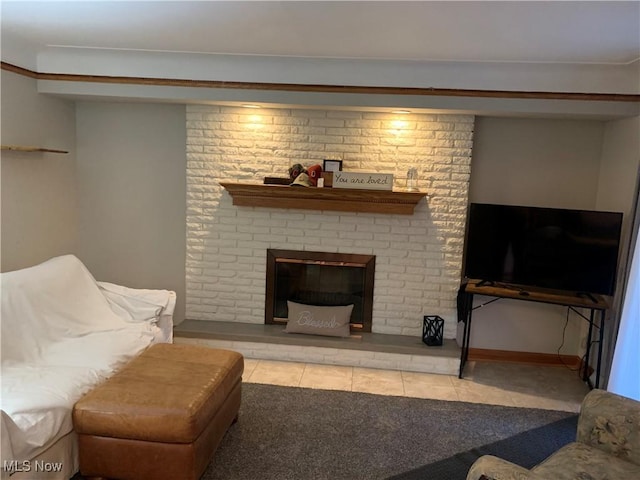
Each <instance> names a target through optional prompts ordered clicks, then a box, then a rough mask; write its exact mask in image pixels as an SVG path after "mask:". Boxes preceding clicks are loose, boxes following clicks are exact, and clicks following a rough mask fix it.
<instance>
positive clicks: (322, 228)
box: [186, 105, 473, 338]
mask: <svg viewBox="0 0 640 480" xmlns="http://www.w3.org/2000/svg"><path fill="white" fill-rule="evenodd" d="M472 137H473V116H469V115H441V114H431V115H427V114H412V115H405V116H398V115H393V114H391V113H374V112H360V111H342V110H305V109H261V110H258V111H255V110H252V111H248V110H247V109H242V108H233V107H220V106H197V105H193V106H187V169H188V170H187V209H188V210H187V252H186V253H187V256H186V272H187V278H186V280H187V282H186V283H187V299H186V314H187V315H186V316H187V318H190V319H194V320H205V321H212V322H215V321H223V322H237V323H250V324H259V323H264V320H265V308H266V301H267V300H266V268H267V267H266V261H265V255H266V253H265V252H266V251H267V250H268V249H283V250H298V251H323V252H329V253H348V254H357V255H371V256H375V257H376V262H375V263H376V268H375V282H374V283H375V292H374V296H373V301H372V308H371V310H372V314H371V330H372V331H373V332H375V333H382V334H385V333H386V334H396V335H410V336H417V337H419V336H420V334H421V328H422V316H423V315H439V316H441V317H443V318H444V319H445V337H446V338H454V337H455V331H456V328H455V327H456V315H455V311H456V302H455V299H456V292H457V288H458V285H459V280H460V269H461V263H462V249H463V240H464V226H465V219H466V208H467V203H468V185H469V175H470V162H471V145H472ZM323 158H340V159H342V160H343V168H344V170H345V171H362V172H379V173H394V175H395V181H396V183H395V188H400V187H402V186H404V181H405V178H404V177H405V175H406V172H407V170H408V169H409V168H417V169H418V178H419V185H418V186H419V188H420V189H421V190H425V191H426V192H427V193H428V198H427V199H426V200H422V201H421V202H420V203H419V204H418V206H417V207H416V208H415V211H414V214H413V215H397V214H381V213H359V212H329V211H313V210H298V209H276V208H264V207H236V206H234V205H232V202H231V198H230V196H229V195H228V193H227V192H226V191H225V190H223V188H222V187H221V186H220V185H219V182H225V181H227V182H251V183H262V180H263V178H264V177H265V176H283V175H284V176H286V171H287V169H288V167H289V166H290V165H291V164H293V163H302V164H303V165H305V166H310V165H313V164H314V163H320V164H322V159H323Z"/></svg>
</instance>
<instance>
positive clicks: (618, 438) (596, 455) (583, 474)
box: [467, 389, 640, 480]
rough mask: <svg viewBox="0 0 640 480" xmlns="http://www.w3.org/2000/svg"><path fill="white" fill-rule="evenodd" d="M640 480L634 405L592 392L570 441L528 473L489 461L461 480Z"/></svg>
mask: <svg viewBox="0 0 640 480" xmlns="http://www.w3.org/2000/svg"><path fill="white" fill-rule="evenodd" d="M632 478H640V402H637V401H635V400H631V399H629V398H625V397H621V396H619V395H615V394H613V393H609V392H606V391H604V390H597V389H596V390H592V391H591V392H589V393H588V394H587V396H586V397H585V398H584V400H583V402H582V406H581V408H580V417H579V419H578V432H577V438H576V441H575V442H573V443H570V444H568V445H565V446H564V447H562V448H561V449H560V450H558V451H557V452H555V453H554V454H553V455H551V456H550V457H548V458H547V459H546V460H544V461H543V462H542V463H540V464H539V465H536V466H535V467H534V468H532V469H531V470H527V469H526V468H522V467H520V466H518V465H514V464H513V463H510V462H507V461H505V460H502V459H500V458H497V457H493V456H491V455H485V456H482V457H480V458H479V459H478V460H476V462H475V463H474V464H473V465H472V466H471V468H470V469H469V473H468V475H467V480H479V479H486V480H529V479H531V480H551V479H553V480H617V479H620V480H630V479H632Z"/></svg>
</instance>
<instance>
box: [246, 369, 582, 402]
mask: <svg viewBox="0 0 640 480" xmlns="http://www.w3.org/2000/svg"><path fill="white" fill-rule="evenodd" d="M243 381H245V382H248V383H267V384H272V385H282V386H287V387H305V388H319V389H326V390H346V391H353V392H365V393H373V394H379V395H398V396H405V397H417V398H430V399H436V400H455V401H464V402H474V403H488V404H493V405H507V406H512V407H528V408H543V409H549V410H562V411H569V412H578V411H579V408H580V403H581V402H582V398H583V397H584V396H585V395H586V394H587V392H588V391H589V388H588V387H587V385H586V384H584V383H582V381H581V380H580V379H579V378H578V374H577V372H574V371H571V370H569V369H567V368H565V367H546V366H538V365H521V364H511V363H493V362H469V363H467V366H466V368H465V377H464V378H463V379H459V378H458V377H457V376H450V375H436V374H429V373H415V372H404V371H394V370H376V369H371V368H360V367H341V366H331V365H317V364H312V363H295V362H281V361H273V360H256V359H251V358H245V371H244V375H243Z"/></svg>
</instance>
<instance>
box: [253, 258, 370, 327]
mask: <svg viewBox="0 0 640 480" xmlns="http://www.w3.org/2000/svg"><path fill="white" fill-rule="evenodd" d="M279 262H288V263H306V264H311V265H328V266H331V265H335V266H345V267H357V268H362V269H364V277H363V295H364V298H363V305H362V323H359V322H358V323H351V332H352V333H362V332H371V327H372V318H373V288H374V277H375V265H376V257H375V255H363V254H356V253H333V252H311V251H306V250H280V249H273V248H270V249H267V271H266V292H265V295H266V298H265V310H264V312H265V318H264V323H265V324H267V325H273V324H276V325H283V324H286V319H280V318H277V317H275V315H274V313H275V307H276V298H275V295H276V268H277V264H278V263H279Z"/></svg>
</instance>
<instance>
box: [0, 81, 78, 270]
mask: <svg viewBox="0 0 640 480" xmlns="http://www.w3.org/2000/svg"><path fill="white" fill-rule="evenodd" d="M1 95H2V124H1V127H2V128H1V130H2V145H23V146H38V147H48V148H54V149H60V150H68V151H69V153H68V154H66V155H61V154H53V153H22V152H12V151H6V150H3V151H2V163H1V176H2V185H1V188H2V211H1V218H2V238H1V243H2V253H1V257H2V258H1V270H2V271H3V272H6V271H11V270H15V269H18V268H24V267H28V266H31V265H34V264H37V263H40V262H42V261H44V260H46V259H48V258H50V257H53V256H57V255H62V254H66V253H73V252H74V250H75V247H76V227H77V201H76V169H75V109H74V105H73V102H70V101H66V100H61V99H58V98H53V97H49V96H45V95H41V94H38V93H37V91H36V81H35V80H33V79H31V78H28V77H24V76H21V75H17V74H14V73H11V72H7V71H4V70H3V71H2V92H1Z"/></svg>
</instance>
